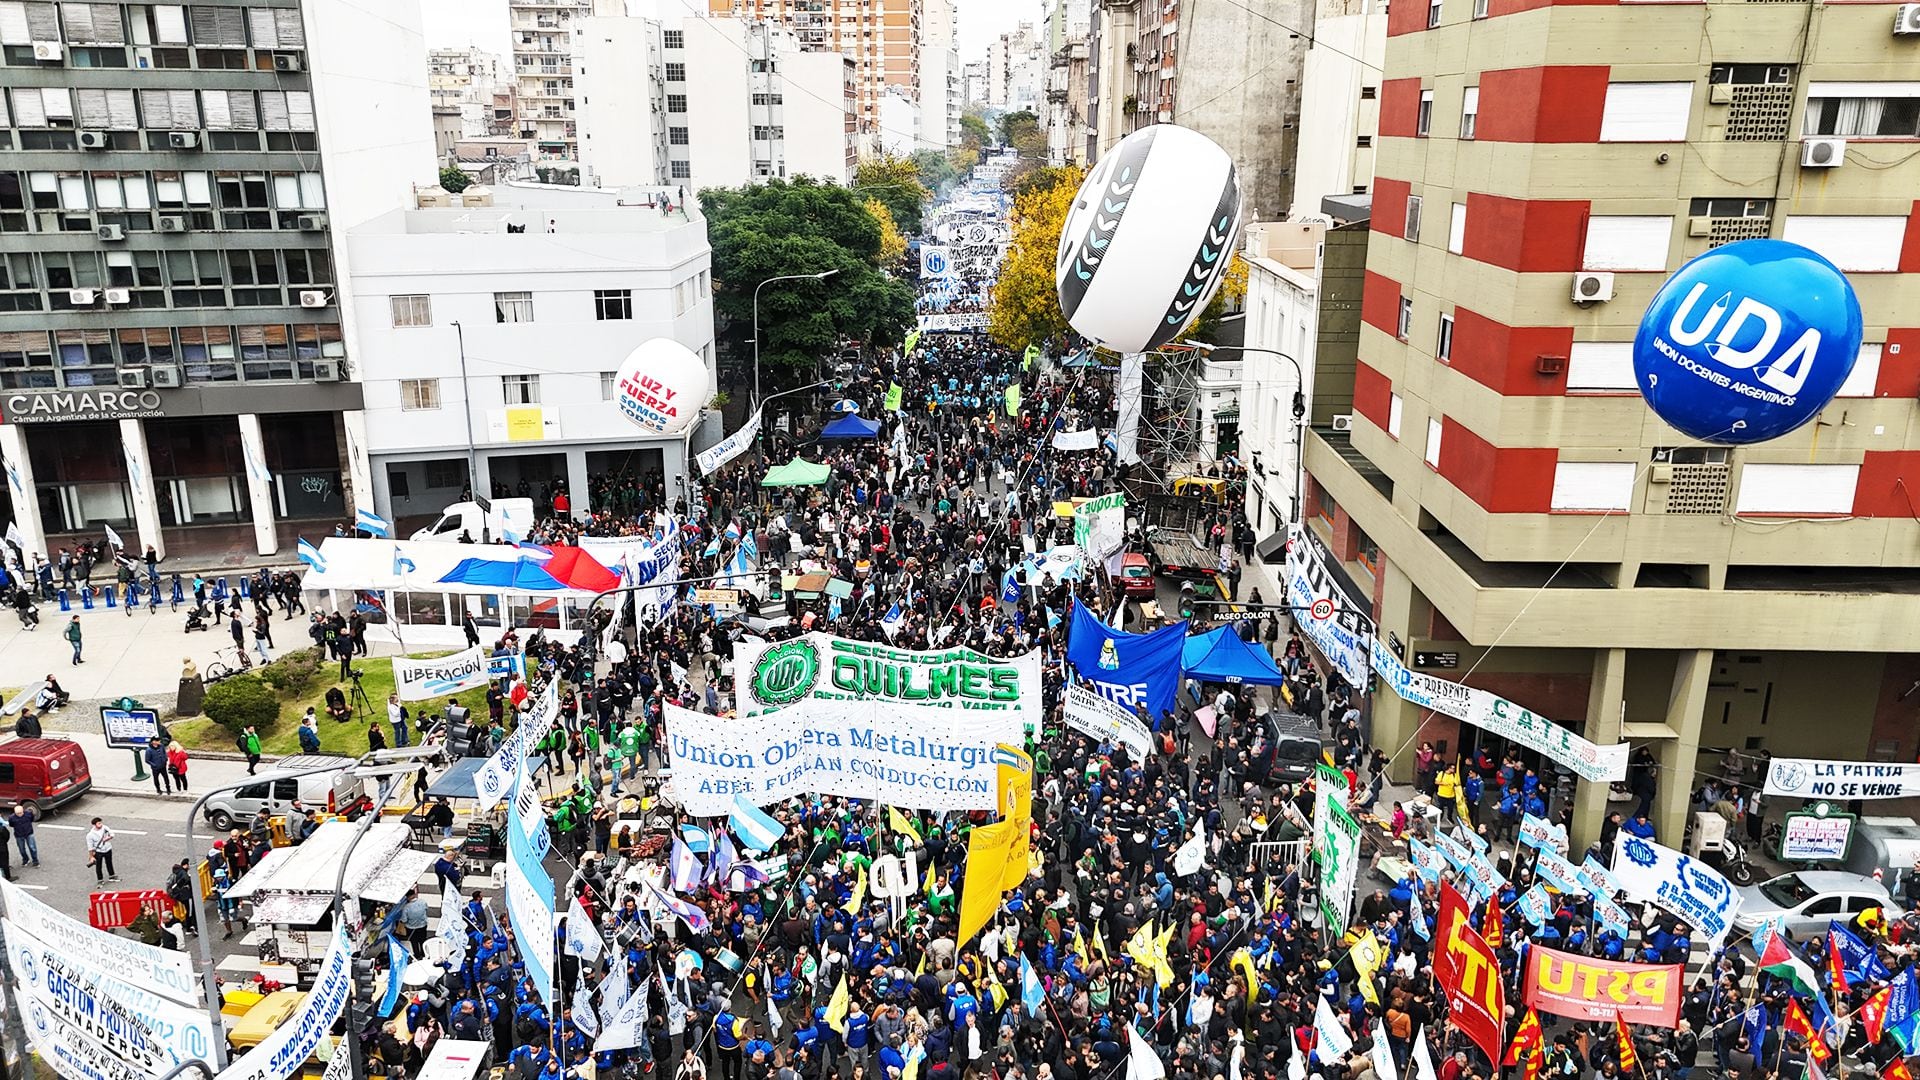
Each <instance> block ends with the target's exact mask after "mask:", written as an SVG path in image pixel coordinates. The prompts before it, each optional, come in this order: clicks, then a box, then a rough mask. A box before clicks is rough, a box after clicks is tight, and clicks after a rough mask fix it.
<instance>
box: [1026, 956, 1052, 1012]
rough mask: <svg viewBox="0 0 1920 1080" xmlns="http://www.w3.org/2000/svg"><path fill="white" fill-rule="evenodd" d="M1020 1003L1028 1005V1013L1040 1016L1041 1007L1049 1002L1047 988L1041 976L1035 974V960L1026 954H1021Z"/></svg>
mask: <svg viewBox="0 0 1920 1080" xmlns="http://www.w3.org/2000/svg"><path fill="white" fill-rule="evenodd" d="M1020 1003H1021V1004H1022V1005H1025V1006H1026V1007H1027V1015H1029V1016H1039V1015H1040V1007H1041V1006H1043V1005H1045V1004H1046V1003H1047V991H1046V988H1045V987H1043V986H1041V985H1040V976H1038V975H1036V974H1034V971H1033V961H1031V960H1029V959H1027V957H1026V954H1025V953H1022V954H1021V955H1020Z"/></svg>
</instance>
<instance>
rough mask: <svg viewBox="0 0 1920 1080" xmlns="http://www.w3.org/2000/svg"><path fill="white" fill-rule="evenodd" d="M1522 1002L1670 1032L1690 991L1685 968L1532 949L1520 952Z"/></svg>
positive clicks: (1546, 1009)
mask: <svg viewBox="0 0 1920 1080" xmlns="http://www.w3.org/2000/svg"><path fill="white" fill-rule="evenodd" d="M1522 956H1523V959H1522V960H1521V964H1522V966H1523V967H1524V968H1525V969H1526V970H1525V971H1524V972H1522V979H1523V982H1522V984H1521V1000H1522V1001H1524V1002H1525V1003H1526V1004H1528V1005H1531V1006H1532V1007H1534V1008H1536V1009H1539V1010H1540V1011H1541V1012H1550V1013H1553V1014H1554V1015H1555V1016H1566V1017H1571V1018H1573V1019H1575V1020H1612V1019H1615V1018H1616V1017H1617V1018H1619V1019H1621V1020H1625V1021H1626V1022H1627V1023H1629V1024H1651V1025H1653V1026H1654V1027H1659V1028H1667V1029H1672V1028H1673V1027H1675V1026H1676V1025H1677V1024H1678V1023H1679V1021H1680V998H1681V996H1682V995H1683V994H1684V992H1685V990H1686V965H1684V964H1622V963H1615V962H1612V961H1608V960H1596V959H1593V958H1591V957H1586V956H1576V955H1574V954H1573V953H1563V952H1559V951H1557V950H1554V949H1549V948H1547V947H1545V946H1543V945H1534V946H1532V947H1531V948H1528V949H1527V950H1526V951H1525V952H1524V953H1522Z"/></svg>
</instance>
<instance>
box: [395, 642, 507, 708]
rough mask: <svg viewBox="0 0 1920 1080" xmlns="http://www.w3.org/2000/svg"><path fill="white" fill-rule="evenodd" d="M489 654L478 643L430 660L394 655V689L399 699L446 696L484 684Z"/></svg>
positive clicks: (419, 699)
mask: <svg viewBox="0 0 1920 1080" xmlns="http://www.w3.org/2000/svg"><path fill="white" fill-rule="evenodd" d="M489 660H490V657H489V656H488V655H487V650H486V649H484V648H482V647H481V646H479V645H475V646H474V647H473V648H471V649H462V650H460V651H459V652H457V653H454V654H453V655H452V656H436V657H434V658H433V659H431V660H409V659H407V658H406V657H404V656H396V657H394V658H393V691H394V693H396V694H399V695H400V700H401V701H422V700H425V699H426V698H433V697H445V696H446V695H448V694H457V693H459V692H460V691H462V690H472V689H473V688H475V687H478V686H485V685H487V680H488V678H489V677H490V676H489V675H488V671H489V667H490V664H489Z"/></svg>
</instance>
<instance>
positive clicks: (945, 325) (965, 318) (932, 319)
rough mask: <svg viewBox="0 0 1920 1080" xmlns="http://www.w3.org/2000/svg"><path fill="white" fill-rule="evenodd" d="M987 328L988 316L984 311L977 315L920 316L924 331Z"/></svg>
mask: <svg viewBox="0 0 1920 1080" xmlns="http://www.w3.org/2000/svg"><path fill="white" fill-rule="evenodd" d="M986 328H987V316H986V315H985V314H984V313H982V314H977V315H922V316H920V329H921V330H922V331H928V330H934V331H948V332H953V331H962V330H985V329H986Z"/></svg>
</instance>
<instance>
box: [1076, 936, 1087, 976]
mask: <svg viewBox="0 0 1920 1080" xmlns="http://www.w3.org/2000/svg"><path fill="white" fill-rule="evenodd" d="M1073 955H1074V957H1075V958H1076V959H1078V960H1079V961H1080V966H1081V967H1086V966H1087V942H1086V939H1085V938H1082V937H1081V936H1080V928H1079V927H1077V926H1076V927H1074V928H1073Z"/></svg>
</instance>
